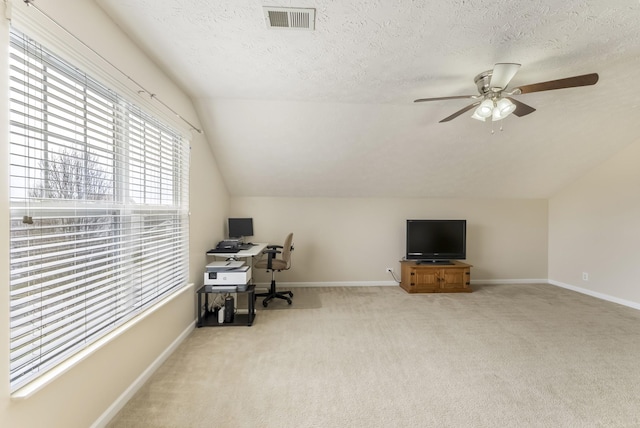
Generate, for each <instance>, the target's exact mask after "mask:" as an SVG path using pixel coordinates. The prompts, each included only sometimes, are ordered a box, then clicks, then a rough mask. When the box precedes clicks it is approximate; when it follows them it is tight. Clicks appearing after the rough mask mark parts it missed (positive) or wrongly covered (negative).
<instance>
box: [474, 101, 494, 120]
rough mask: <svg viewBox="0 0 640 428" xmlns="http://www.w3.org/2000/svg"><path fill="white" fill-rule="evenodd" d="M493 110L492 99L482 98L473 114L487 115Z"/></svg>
mask: <svg viewBox="0 0 640 428" xmlns="http://www.w3.org/2000/svg"><path fill="white" fill-rule="evenodd" d="M492 112H493V101H492V100H484V101H483V102H481V103H480V105H479V106H478V108H477V109H476V111H475V113H474V114H477V115H478V116H480V117H489V116H491V113H492Z"/></svg>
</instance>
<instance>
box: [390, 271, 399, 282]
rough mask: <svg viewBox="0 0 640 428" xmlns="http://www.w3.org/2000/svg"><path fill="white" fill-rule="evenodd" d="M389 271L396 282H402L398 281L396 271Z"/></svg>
mask: <svg viewBox="0 0 640 428" xmlns="http://www.w3.org/2000/svg"><path fill="white" fill-rule="evenodd" d="M389 273H390V274H391V276H392V277H393V280H394V281H395V282H397V283H398V284H400V281H398V278H396V273H395V272H394V271H392V270H391V271H389Z"/></svg>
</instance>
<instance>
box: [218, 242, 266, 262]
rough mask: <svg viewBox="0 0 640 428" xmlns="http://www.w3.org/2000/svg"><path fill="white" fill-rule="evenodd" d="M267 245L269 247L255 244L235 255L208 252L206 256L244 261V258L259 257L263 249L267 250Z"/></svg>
mask: <svg viewBox="0 0 640 428" xmlns="http://www.w3.org/2000/svg"><path fill="white" fill-rule="evenodd" d="M267 245H269V244H264V243H256V244H255V245H253V246H252V247H251V248H249V249H248V250H240V251H238V252H237V253H210V252H207V256H216V257H223V258H225V259H244V258H248V257H255V256H257V255H259V254H260V253H262V251H264V249H265V248H267Z"/></svg>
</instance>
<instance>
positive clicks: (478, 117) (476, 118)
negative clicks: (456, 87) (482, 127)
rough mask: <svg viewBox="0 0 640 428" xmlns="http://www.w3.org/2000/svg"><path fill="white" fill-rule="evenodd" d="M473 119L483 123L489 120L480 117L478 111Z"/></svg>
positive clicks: (474, 113)
mask: <svg viewBox="0 0 640 428" xmlns="http://www.w3.org/2000/svg"><path fill="white" fill-rule="evenodd" d="M471 118H472V119H475V120H479V121H481V122H484V121H486V120H487V118H486V117H481V116H478V109H476V110H475V111H474V112H473V115H472V116H471Z"/></svg>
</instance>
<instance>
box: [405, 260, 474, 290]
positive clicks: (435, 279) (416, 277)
mask: <svg viewBox="0 0 640 428" xmlns="http://www.w3.org/2000/svg"><path fill="white" fill-rule="evenodd" d="M400 265H401V268H402V270H401V281H400V287H402V288H403V289H404V290H405V291H407V292H408V293H471V292H472V291H473V290H472V289H471V287H470V282H471V267H472V266H471V265H468V264H466V263H462V262H459V261H457V260H452V261H451V262H450V263H449V264H438V263H428V262H427V263H417V262H415V261H410V260H403V261H401V262H400Z"/></svg>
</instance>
